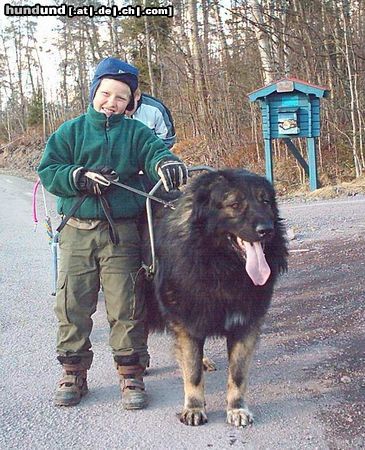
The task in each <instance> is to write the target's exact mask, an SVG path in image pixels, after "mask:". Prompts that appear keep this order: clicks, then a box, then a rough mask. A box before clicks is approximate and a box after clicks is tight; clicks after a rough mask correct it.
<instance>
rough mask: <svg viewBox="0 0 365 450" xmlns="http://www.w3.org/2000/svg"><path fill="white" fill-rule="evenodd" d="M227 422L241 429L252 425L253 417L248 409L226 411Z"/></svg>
mask: <svg viewBox="0 0 365 450" xmlns="http://www.w3.org/2000/svg"><path fill="white" fill-rule="evenodd" d="M227 422H228V423H229V424H231V425H234V426H235V427H242V428H243V427H246V426H247V425H250V424H252V423H253V415H252V413H251V411H250V410H249V409H248V408H237V409H227Z"/></svg>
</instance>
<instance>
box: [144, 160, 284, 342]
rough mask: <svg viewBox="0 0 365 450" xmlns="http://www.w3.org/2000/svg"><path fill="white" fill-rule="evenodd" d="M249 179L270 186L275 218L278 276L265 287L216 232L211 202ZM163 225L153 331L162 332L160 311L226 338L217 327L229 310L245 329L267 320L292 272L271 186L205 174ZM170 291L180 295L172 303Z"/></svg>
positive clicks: (271, 250)
mask: <svg viewBox="0 0 365 450" xmlns="http://www.w3.org/2000/svg"><path fill="white" fill-rule="evenodd" d="M246 181H247V182H248V183H250V184H253V185H255V184H257V185H258V186H264V188H265V189H266V190H267V191H268V192H269V193H270V196H271V208H272V210H273V211H274V215H275V222H274V227H275V236H274V238H273V240H272V241H271V242H270V243H268V244H267V245H266V247H265V255H266V259H267V261H268V264H269V266H270V268H271V271H272V276H271V277H270V280H269V281H268V282H267V283H266V284H265V286H259V287H256V286H253V285H252V283H251V281H250V279H249V277H248V275H247V273H246V271H245V265H244V261H243V260H242V258H240V256H239V255H238V254H237V252H235V250H234V249H233V248H232V245H230V243H229V241H228V239H227V236H226V235H224V234H219V233H216V230H215V228H214V224H215V219H216V218H215V216H214V215H215V214H216V211H215V210H214V208H211V206H210V204H209V202H210V197H211V195H213V194H214V193H217V192H218V193H220V191H222V190H223V191H224V192H225V191H227V190H231V189H233V188H235V187H236V188H237V186H238V187H239V186H240V183H244V182H246ZM159 222H160V223H158V224H156V229H155V234H156V252H157V266H158V270H157V274H156V276H155V279H154V288H155V289H154V291H155V295H152V292H150V293H149V294H148V302H149V316H150V317H149V322H150V327H151V328H160V329H161V325H162V324H163V321H161V315H160V313H162V316H164V317H165V318H166V319H167V320H168V321H174V319H175V313H176V314H177V315H178V317H179V320H180V321H183V322H184V325H185V326H186V327H187V328H188V329H189V330H190V332H191V333H192V334H195V335H204V334H205V335H219V334H225V330H224V329H217V326H216V324H217V323H218V322H219V320H220V316H221V315H222V314H224V311H225V310H226V308H229V309H230V310H232V311H236V313H237V314H239V315H240V317H241V319H240V320H244V321H245V322H246V324H245V325H249V322H250V320H251V319H252V320H255V321H256V320H257V319H258V318H260V317H263V316H264V314H265V312H266V310H267V308H268V306H269V303H270V298H271V295H272V290H273V285H274V282H275V279H276V277H277V275H278V274H279V273H280V272H283V271H284V270H286V257H287V249H286V240H285V236H284V228H283V225H282V222H281V219H280V218H279V215H278V208H277V205H276V201H275V193H274V190H273V188H272V186H271V184H270V183H269V182H267V181H266V180H265V179H263V177H259V176H257V175H255V174H251V173H250V172H247V171H244V170H235V169H229V170H221V171H217V172H214V173H204V174H202V175H200V176H197V177H196V178H195V179H194V180H193V181H192V182H191V183H190V185H189V186H188V188H187V189H186V190H185V192H184V193H183V195H181V197H180V198H179V199H178V200H177V202H176V209H175V210H174V211H171V210H169V211H167V210H166V209H165V210H164V211H163V215H162V219H161V221H159ZM181 279H184V280H186V282H185V283H184V285H183V286H180V285H179V286H175V280H179V282H180V280H181ZM227 280H230V281H229V282H228V284H227ZM170 288H171V291H174V294H173V295H172V296H171V298H168V299H167V298H166V295H165V293H166V291H167V292H168V291H169V289H170ZM161 295H162V296H163V298H162V297H161ZM156 300H157V301H158V305H157V303H156ZM176 317H177V316H176ZM246 328H249V327H246Z"/></svg>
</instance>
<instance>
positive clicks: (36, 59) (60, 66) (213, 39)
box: [0, 0, 365, 193]
mask: <svg viewBox="0 0 365 450" xmlns="http://www.w3.org/2000/svg"><path fill="white" fill-rule="evenodd" d="M4 3H5V2H2V11H1V12H2V17H1V28H0V33H1V35H0V167H1V166H3V167H6V166H9V165H13V166H17V165H19V160H21V161H22V162H21V164H26V165H27V166H29V169H30V170H31V171H33V172H34V170H35V168H36V166H37V163H38V161H39V158H40V155H41V152H42V150H43V148H44V143H45V141H46V139H47V137H48V136H49V135H50V133H52V132H53V131H54V130H55V129H56V128H57V127H58V126H59V125H60V123H62V122H63V121H65V120H67V119H70V118H72V117H75V116H77V115H79V114H80V113H82V112H84V111H85V110H86V108H87V105H88V92H89V85H90V78H91V75H92V72H93V69H94V68H95V66H96V64H97V63H98V62H99V61H100V60H101V59H102V58H104V57H106V56H116V57H119V58H121V59H124V60H127V61H128V62H130V63H132V64H134V65H136V66H137V67H138V68H139V70H140V73H141V76H140V85H141V87H142V90H143V91H144V92H147V93H150V94H152V95H154V96H156V97H158V98H160V99H161V100H163V102H164V103H165V104H166V105H167V106H168V107H169V108H170V110H171V112H172V115H173V118H174V121H175V126H176V130H177V136H178V144H177V145H176V146H175V149H174V151H176V152H177V153H178V154H180V155H181V156H182V157H183V159H184V160H185V161H186V162H187V163H188V164H200V163H204V164H208V165H212V166H215V167H224V166H231V167H246V168H249V169H251V170H254V171H256V172H259V173H264V150H263V139H262V133H261V114H260V110H259V107H258V105H255V104H251V103H250V102H249V100H248V96H247V94H248V93H250V92H251V91H253V90H256V89H258V88H260V87H262V86H264V85H266V84H268V83H270V82H272V81H274V80H278V79H280V78H282V77H285V76H291V77H295V78H299V79H301V80H304V81H307V82H309V83H313V84H317V85H321V86H326V87H327V88H328V89H329V90H330V96H329V97H328V98H327V99H324V100H322V102H321V137H320V138H319V139H318V146H317V147H318V164H319V175H320V180H321V183H322V185H326V184H336V183H339V182H342V181H349V180H352V179H354V178H359V177H361V178H363V177H362V175H363V174H364V171H365V150H364V146H365V45H364V44H365V0H323V1H320V0H276V1H273V0H201V1H198V0H171V1H168V2H164V1H161V0H153V1H152V2H151V1H150V0H140V1H135V0H132V1H130V2H121V1H114V2H113V1H108V0H105V1H87V2H85V1H83V0H82V1H81V0H80V1H79V0H74V1H72V2H65V1H62V0H60V1H52V0H48V1H45V2H42V1H38V2H35V1H34V2H32V1H26V2H25V1H24V2H22V1H15V0H14V1H13V2H10V1H9V2H8V3H10V4H11V5H13V6H16V5H25V4H26V5H34V4H36V3H38V4H43V5H61V4H62V3H66V4H72V5H73V6H85V5H94V6H95V8H97V7H98V6H102V5H105V6H111V5H112V4H116V5H118V7H120V6H121V5H127V4H131V5H137V4H138V5H142V6H146V5H153V6H155V7H156V6H161V7H164V6H166V5H167V4H169V5H173V8H174V16H173V17H163V16H159V17H151V16H149V17H147V16H145V17H140V18H136V17H118V18H113V17H110V16H94V17H88V16H77V17H72V18H69V17H64V16H57V17H55V18H53V19H52V21H51V20H49V19H47V17H40V16H38V17H34V16H18V17H10V16H7V17H5V15H4V13H3V11H4V7H3V5H4ZM47 20H48V21H49V26H50V30H49V31H50V38H49V42H48V46H49V47H48V51H47V52H48V53H47V57H46V58H44V56H42V55H44V48H42V45H43V44H42V42H40V40H39V38H38V37H37V36H38V34H37V29H38V27H39V26H40V24H42V25H43V26H44V24H45V22H46V23H47ZM51 31H52V33H51ZM51 36H52V37H51ZM50 68H52V69H53V70H55V71H56V72H57V74H58V76H57V77H55V79H54V80H53V86H52V88H51V87H50V86H49V83H48V82H47V81H46V76H45V74H46V72H47V71H48V70H49V69H50ZM296 143H297V145H298V146H299V149H300V151H301V152H302V154H303V155H304V156H305V157H306V146H305V141H301V140H297V141H296ZM19 155H22V158H19ZM274 176H275V180H276V182H277V186H278V188H279V190H280V191H281V192H282V193H286V192H289V191H292V190H293V189H298V187H300V186H304V185H305V183H306V181H305V177H304V172H303V169H302V168H301V166H300V165H299V164H298V163H297V162H296V160H295V159H294V157H293V156H292V155H291V154H290V153H289V152H288V150H287V148H286V147H285V145H284V144H283V143H282V142H281V141H279V140H276V141H274Z"/></svg>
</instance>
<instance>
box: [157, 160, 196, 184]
mask: <svg viewBox="0 0 365 450" xmlns="http://www.w3.org/2000/svg"><path fill="white" fill-rule="evenodd" d="M157 173H158V175H159V177H160V178H161V180H162V183H163V185H164V187H165V190H166V191H167V192H168V191H170V190H171V189H178V188H179V187H180V186H182V185H183V184H186V182H187V179H188V169H187V167H186V166H185V164H184V163H183V162H181V161H174V160H171V159H163V160H162V161H160V162H159V163H158V164H157Z"/></svg>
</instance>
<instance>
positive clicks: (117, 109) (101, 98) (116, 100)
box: [93, 78, 131, 117]
mask: <svg viewBox="0 0 365 450" xmlns="http://www.w3.org/2000/svg"><path fill="white" fill-rule="evenodd" d="M130 98H131V90H130V88H129V86H128V85H127V84H125V83H123V82H122V81H117V80H113V79H111V78H103V79H102V80H101V83H100V85H99V87H98V89H97V90H96V93H95V97H94V100H93V107H94V109H95V111H98V112H101V113H104V114H105V115H106V116H107V117H110V116H111V115H113V114H123V113H124V111H125V109H126V107H127V106H128V103H129V100H130Z"/></svg>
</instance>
